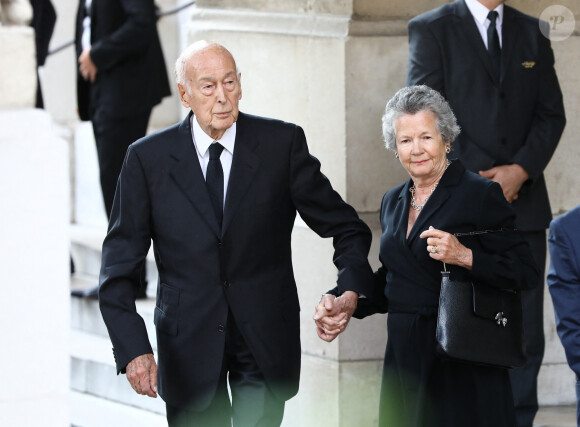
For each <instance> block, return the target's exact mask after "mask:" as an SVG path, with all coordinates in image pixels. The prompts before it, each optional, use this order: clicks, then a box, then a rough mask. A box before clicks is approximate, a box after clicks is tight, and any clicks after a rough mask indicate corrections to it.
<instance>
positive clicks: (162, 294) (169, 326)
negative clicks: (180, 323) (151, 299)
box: [153, 283, 180, 335]
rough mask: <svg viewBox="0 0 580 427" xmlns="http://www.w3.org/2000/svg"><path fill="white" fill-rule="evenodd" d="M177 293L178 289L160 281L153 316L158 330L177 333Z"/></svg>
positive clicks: (171, 333) (178, 292)
mask: <svg viewBox="0 0 580 427" xmlns="http://www.w3.org/2000/svg"><path fill="white" fill-rule="evenodd" d="M179 294H180V290H179V289H178V288H174V287H173V286H170V285H167V284H165V283H161V286H160V287H159V294H158V295H157V302H156V304H155V313H154V317H153V322H154V323H155V326H156V327H157V330H158V331H162V332H165V333H166V334H170V335H177V313H178V311H179Z"/></svg>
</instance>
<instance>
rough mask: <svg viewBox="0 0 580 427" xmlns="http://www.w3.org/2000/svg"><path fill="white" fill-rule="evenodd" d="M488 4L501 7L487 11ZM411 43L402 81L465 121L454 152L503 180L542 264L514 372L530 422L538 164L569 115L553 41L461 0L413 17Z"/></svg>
mask: <svg viewBox="0 0 580 427" xmlns="http://www.w3.org/2000/svg"><path fill="white" fill-rule="evenodd" d="M490 11H495V12H497V14H498V15H497V16H490V17H491V19H490V17H488V15H489V13H490ZM492 20H493V21H494V23H492ZM543 24H544V23H542V25H543ZM546 25H547V24H546ZM494 27H495V28H494ZM488 38H489V39H488ZM409 50H410V53H409V55H410V56H409V68H408V74H407V84H408V85H414V84H426V85H427V86H430V87H432V88H433V89H435V90H438V91H439V92H441V93H442V94H443V96H445V98H446V99H447V100H448V102H449V104H450V105H451V108H452V109H453V111H454V112H455V114H456V115H457V120H458V123H459V126H460V127H461V130H462V131H461V134H460V135H459V137H458V138H457V141H456V143H455V148H454V155H455V156H457V157H458V158H459V159H461V161H462V163H463V164H464V165H465V167H466V168H467V169H468V170H470V171H473V172H478V173H480V174H481V175H483V176H485V177H487V178H490V179H492V180H494V181H496V182H498V183H499V184H500V185H501V187H502V190H503V193H504V195H505V197H506V199H507V200H508V202H510V203H512V204H513V207H514V209H515V211H516V228H517V229H518V230H520V231H523V232H525V233H524V235H525V237H526V240H527V241H528V243H529V244H530V247H531V248H532V253H533V254H534V258H535V260H536V262H537V263H538V265H539V266H540V267H541V268H542V275H541V276H540V278H539V280H538V283H537V284H536V286H535V287H534V289H532V290H530V291H526V292H524V294H523V299H522V304H523V308H524V310H523V312H524V327H525V331H526V351H527V355H528V361H527V364H526V366H525V367H523V368H521V369H514V370H512V371H510V377H511V381H512V388H513V392H514V400H515V405H516V413H517V416H518V423H519V426H521V427H528V426H531V425H532V422H533V419H534V416H535V414H536V412H537V409H538V401H537V375H538V372H539V369H540V365H541V363H542V358H543V354H544V333H543V295H544V286H543V277H544V274H543V271H544V268H545V263H546V231H545V230H546V228H547V227H548V225H549V223H550V220H551V218H552V216H551V209H550V203H549V200H548V193H547V190H546V184H545V182H544V176H543V171H544V169H545V167H546V166H547V164H548V162H549V161H550V158H551V157H552V154H553V153H554V150H555V149H556V146H557V144H558V141H559V139H560V136H561V134H562V131H563V129H564V125H565V122H566V120H565V116H564V106H563V103H562V93H561V91H560V86H559V84H558V79H557V77H556V73H555V70H554V55H553V53H552V49H551V47H550V41H549V40H548V39H547V38H545V37H544V36H543V35H542V33H541V31H540V23H539V21H538V19H536V18H532V17H530V16H527V15H524V14H523V13H521V12H518V11H517V10H515V9H513V8H511V7H508V6H504V5H503V1H502V0H479V1H478V0H457V1H455V2H453V3H451V4H446V5H444V6H441V7H439V8H437V9H435V10H432V11H430V12H427V13H424V14H422V15H419V16H417V17H416V18H413V19H412V20H411V21H410V22H409Z"/></svg>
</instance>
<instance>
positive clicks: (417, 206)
mask: <svg viewBox="0 0 580 427" xmlns="http://www.w3.org/2000/svg"><path fill="white" fill-rule="evenodd" d="M450 164H451V162H450V161H449V160H447V164H446V165H445V170H447V168H448V167H449V165H450ZM438 185H439V181H437V182H436V183H435V185H434V186H433V188H432V189H431V191H430V192H429V195H428V196H427V197H425V200H423V203H421V204H419V203H417V200H416V199H415V183H414V182H413V186H412V187H411V188H409V191H410V192H411V206H412V207H413V209H415V210H416V211H420V210H421V209H423V208H424V207H425V204H426V203H427V200H429V197H431V194H433V192H434V191H435V189H436V188H437V186H438Z"/></svg>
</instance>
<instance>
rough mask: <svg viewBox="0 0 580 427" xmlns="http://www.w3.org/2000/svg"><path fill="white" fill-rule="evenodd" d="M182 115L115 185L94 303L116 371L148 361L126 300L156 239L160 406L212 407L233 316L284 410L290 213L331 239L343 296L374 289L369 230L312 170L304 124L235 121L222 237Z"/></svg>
mask: <svg viewBox="0 0 580 427" xmlns="http://www.w3.org/2000/svg"><path fill="white" fill-rule="evenodd" d="M190 117H191V113H190ZM190 117H187V118H186V119H185V120H184V121H183V122H182V123H181V124H176V125H174V126H173V127H170V128H168V129H166V130H163V131H160V132H158V133H156V134H153V135H150V136H147V137H145V138H143V139H141V140H139V141H137V142H136V143H134V144H132V145H131V146H130V147H129V150H128V152H127V156H126V158H125V163H124V166H123V170H122V172H121V175H120V177H119V184H118V186H117V193H116V196H115V202H114V205H113V210H112V214H111V220H110V226H109V233H108V235H107V237H106V239H105V241H104V244H103V260H102V269H101V279H100V284H101V285H100V292H99V300H100V306H101V312H102V314H103V318H104V319H105V323H106V325H107V328H108V330H109V334H110V337H111V340H112V342H113V346H114V353H115V359H116V363H117V369H118V371H119V372H122V371H123V370H124V369H125V367H126V365H127V364H128V363H129V361H131V360H132V359H133V358H134V357H136V356H139V355H141V354H145V353H150V352H151V346H150V343H149V341H148V339H147V332H146V330H145V325H144V324H143V320H142V318H141V317H140V316H139V315H138V314H137V313H136V312H135V305H134V292H135V291H136V289H137V286H138V282H139V280H138V276H139V265H140V263H141V262H142V261H143V259H144V258H145V255H146V254H147V251H148V249H149V246H150V241H151V239H153V247H154V254H155V260H156V263H157V267H158V270H159V281H160V283H159V286H158V291H157V304H156V308H155V324H156V327H157V342H158V359H159V360H158V366H159V375H158V377H159V392H160V395H161V396H162V397H163V399H164V400H165V401H166V402H168V403H169V404H171V405H174V406H181V407H185V406H188V407H190V408H192V409H194V410H200V409H204V408H205V407H206V406H207V405H208V404H209V402H210V401H211V399H212V397H213V395H214V393H215V389H216V386H217V384H218V378H219V374H220V370H221V368H222V359H223V353H224V342H225V341H224V340H225V333H224V327H225V325H226V324H227V318H228V312H231V314H232V315H233V316H234V319H235V322H236V325H237V327H238V328H239V329H240V331H241V333H242V335H243V336H244V338H245V341H246V342H247V344H248V346H249V348H250V350H251V352H252V354H253V356H254V357H255V359H256V361H257V363H258V365H259V367H260V369H261V371H262V373H263V375H264V377H265V379H266V381H267V383H268V384H269V386H270V387H271V388H272V390H273V391H274V392H275V393H276V395H277V396H278V397H279V398H280V399H283V400H287V399H289V398H290V397H292V396H293V395H294V394H296V392H297V391H298V380H299V375H300V353H301V351H300V331H299V329H300V321H299V311H300V307H299V303H298V295H297V289H296V283H295V280H294V274H293V269H292V259H291V258H292V256H291V233H292V229H293V226H294V220H295V217H296V212H299V213H300V216H301V217H302V219H303V220H304V221H305V222H306V224H308V226H309V227H310V228H312V229H313V230H314V231H315V232H316V233H317V234H319V235H320V236H322V237H333V238H334V240H333V242H334V248H335V254H334V263H335V265H336V267H337V268H338V287H339V289H340V291H345V290H354V291H358V292H361V293H365V292H369V291H370V287H371V286H372V284H371V282H372V271H371V269H370V266H369V264H368V261H367V255H368V251H369V247H370V242H371V234H370V231H369V229H368V227H367V226H366V225H365V224H364V223H363V222H362V221H361V220H360V219H359V218H358V216H357V214H356V212H355V211H354V209H353V208H352V207H350V206H349V205H348V204H346V203H345V202H344V201H343V200H342V199H341V197H340V196H339V195H338V193H336V192H335V191H334V190H333V189H332V187H331V185H330V183H329V181H328V180H327V179H326V177H325V176H324V175H323V174H322V173H321V172H320V163H319V162H318V160H316V159H315V158H314V157H312V156H311V155H310V154H309V152H308V148H307V145H306V139H305V136H304V132H303V131H302V129H301V128H300V127H298V126H296V125H293V124H289V123H284V122H281V121H277V120H270V119H264V118H259V117H254V116H250V115H246V114H243V113H240V114H239V117H238V120H237V131H236V140H235V148H234V155H233V160H232V168H231V174H230V178H229V186H228V190H227V194H226V202H225V208H224V218H223V228H222V230H220V229H219V228H218V222H217V219H216V216H215V213H214V211H213V209H212V205H211V203H210V199H209V196H208V193H207V190H206V186H205V180H204V177H203V173H202V170H201V167H200V164H199V160H198V157H197V154H196V150H195V146H194V144H193V142H192V137H191V126H190ZM315 285H317V286H322V285H321V284H315ZM313 333H314V332H313Z"/></svg>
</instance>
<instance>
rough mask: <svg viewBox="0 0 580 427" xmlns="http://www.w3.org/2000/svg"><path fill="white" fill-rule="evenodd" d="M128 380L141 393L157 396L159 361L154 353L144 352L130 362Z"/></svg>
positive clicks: (127, 370) (127, 371) (127, 372)
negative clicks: (157, 361) (156, 361)
mask: <svg viewBox="0 0 580 427" xmlns="http://www.w3.org/2000/svg"><path fill="white" fill-rule="evenodd" d="M126 374H127V380H128V381H129V383H130V384H131V387H133V390H135V391H136V392H137V393H139V394H145V395H147V396H149V397H157V363H155V358H154V357H153V354H151V353H149V354H142V355H141V356H137V357H136V358H134V359H133V360H131V361H130V362H129V364H128V365H127V369H126Z"/></svg>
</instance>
